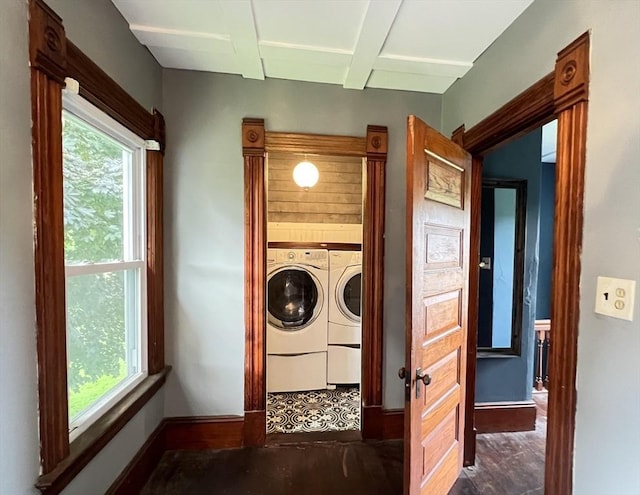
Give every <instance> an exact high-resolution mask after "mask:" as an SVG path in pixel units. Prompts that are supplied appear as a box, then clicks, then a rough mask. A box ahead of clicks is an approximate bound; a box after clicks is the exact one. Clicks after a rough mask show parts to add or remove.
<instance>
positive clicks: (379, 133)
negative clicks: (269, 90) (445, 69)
mask: <svg viewBox="0 0 640 495" xmlns="http://www.w3.org/2000/svg"><path fill="white" fill-rule="evenodd" d="M387 143H388V136H387V128H386V127H383V126H371V125H370V126H368V127H367V135H366V137H356V136H327V135H319V134H296V133H283V132H268V131H265V127H264V120H263V119H255V118H246V119H243V122H242V154H243V157H244V206H245V210H244V211H245V218H244V222H245V250H244V256H245V258H244V260H245V263H244V267H245V281H246V283H245V377H244V378H245V381H244V410H245V422H244V444H245V445H249V446H260V445H264V444H265V441H266V394H267V392H266V381H265V377H266V341H265V339H266V313H265V291H266V287H265V284H266V279H267V273H266V246H267V242H266V241H267V237H266V228H267V218H266V206H267V205H266V184H265V154H266V153H267V152H269V151H271V152H274V151H278V152H282V151H284V152H293V153H311V154H319V155H333V156H358V157H362V158H366V159H367V163H366V168H365V170H366V182H365V193H364V204H363V243H362V269H363V272H364V273H368V274H370V276H369V277H364V278H363V288H362V294H363V295H362V304H363V313H362V329H363V331H362V333H363V340H362V356H363V367H362V371H363V373H362V403H363V408H362V436H363V438H382V437H383V410H382V356H383V334H382V332H383V306H382V304H380V301H382V299H383V287H384V285H383V284H384V220H385V219H384V213H385V211H384V210H385V208H384V200H385V173H386V170H385V169H386V161H387Z"/></svg>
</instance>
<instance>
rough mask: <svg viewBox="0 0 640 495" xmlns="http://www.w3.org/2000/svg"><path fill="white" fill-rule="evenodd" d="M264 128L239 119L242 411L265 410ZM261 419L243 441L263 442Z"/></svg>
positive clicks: (257, 122)
mask: <svg viewBox="0 0 640 495" xmlns="http://www.w3.org/2000/svg"><path fill="white" fill-rule="evenodd" d="M264 143H265V130H264V120H263V119H244V120H243V121H242V156H243V157H244V276H245V286H244V287H245V289H244V304H245V306H244V307H245V310H244V318H245V358H244V410H245V414H248V415H249V414H251V415H253V414H255V413H256V411H266V408H267V404H266V393H267V392H266V390H267V389H266V380H265V378H266V339H265V337H266V335H265V333H266V314H265V311H266V307H265V299H266V297H265V284H266V281H267V278H266V277H267V273H266V272H267V263H266V255H267V249H266V241H267V214H266V184H265V173H264V172H265V170H264V167H265V149H264ZM259 422H260V421H259V420H257V419H255V423H254V420H253V419H252V423H251V424H252V425H254V424H255V425H256V426H255V427H252V428H247V429H246V430H245V435H246V436H245V439H244V442H245V444H246V445H253V446H259V445H264V437H265V435H266V412H265V420H264V422H263V424H264V426H265V428H264V430H265V432H264V433H260V431H259V425H258V423H259Z"/></svg>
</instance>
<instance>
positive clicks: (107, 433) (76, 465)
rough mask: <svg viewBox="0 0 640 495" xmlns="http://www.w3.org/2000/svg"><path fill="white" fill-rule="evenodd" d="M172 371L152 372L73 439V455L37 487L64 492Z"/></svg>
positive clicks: (46, 475)
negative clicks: (153, 373) (152, 373)
mask: <svg viewBox="0 0 640 495" xmlns="http://www.w3.org/2000/svg"><path fill="white" fill-rule="evenodd" d="M170 371H171V367H170V366H167V367H166V368H165V369H164V370H162V371H161V372H160V373H156V374H155V375H149V376H148V377H146V378H145V379H144V380H143V381H142V382H141V383H140V384H139V385H138V386H137V387H136V388H134V389H133V390H132V391H131V392H129V393H128V394H127V395H125V396H124V397H123V398H122V399H121V400H120V401H119V402H118V403H117V404H115V405H114V406H113V407H112V408H111V409H109V411H107V412H106V413H105V414H103V415H102V416H101V417H100V418H99V419H98V420H97V421H96V422H95V423H93V424H92V425H91V426H90V427H89V428H88V429H87V430H86V431H84V432H83V433H82V435H80V436H78V438H76V439H75V440H74V441H73V442H71V445H70V452H69V455H67V456H66V457H65V458H64V459H62V460H61V461H60V462H59V463H58V464H57V465H56V466H55V468H54V469H52V470H51V471H50V472H48V473H46V474H43V475H42V476H40V477H39V478H38V481H37V482H36V488H38V489H39V490H40V491H42V492H43V493H46V494H47V495H55V494H58V493H60V492H62V490H63V489H64V488H65V487H66V486H67V485H68V484H69V483H70V482H71V480H73V478H74V477H75V476H76V475H77V474H78V473H79V472H80V471H82V469H84V467H85V466H86V465H87V464H89V461H91V459H93V458H94V457H95V456H96V454H98V452H100V451H101V450H102V448H103V447H104V446H105V445H107V444H108V443H109V442H110V441H111V439H112V438H113V437H115V436H116V434H117V433H118V432H119V431H120V430H121V429H122V428H123V427H124V426H125V425H126V424H127V423H128V422H129V420H130V419H131V418H133V417H134V416H135V415H136V413H138V411H140V409H142V406H144V405H145V404H146V403H147V402H148V401H149V399H151V397H153V396H154V395H155V393H156V392H157V391H158V390H159V389H160V387H161V386H162V385H163V384H164V382H165V381H166V377H167V375H168V374H169V372H170ZM67 438H68V434H67Z"/></svg>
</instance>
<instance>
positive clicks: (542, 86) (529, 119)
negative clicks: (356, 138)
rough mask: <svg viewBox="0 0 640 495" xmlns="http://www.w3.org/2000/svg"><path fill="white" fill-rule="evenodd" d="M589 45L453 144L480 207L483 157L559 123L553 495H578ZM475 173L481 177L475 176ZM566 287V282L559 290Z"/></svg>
mask: <svg viewBox="0 0 640 495" xmlns="http://www.w3.org/2000/svg"><path fill="white" fill-rule="evenodd" d="M589 44H590V33H589V32H586V33H584V34H582V35H581V36H580V37H578V38H577V39H576V40H575V41H574V42H572V43H571V44H569V45H568V46H567V47H566V48H564V49H563V50H562V51H560V52H559V53H558V57H557V60H556V64H555V69H554V71H553V72H551V73H549V74H548V75H546V76H545V77H543V78H542V79H541V80H540V81H538V82H537V83H535V84H533V85H532V86H531V87H530V88H529V89H527V90H525V91H524V92H523V93H521V94H520V95H518V96H516V97H515V98H514V99H512V100H511V101H509V102H508V103H506V104H505V105H504V106H502V107H501V108H500V109H498V110H496V111H495V112H494V113H493V114H491V115H490V116H489V117H487V118H486V119H484V120H483V121H481V122H480V123H478V124H477V125H476V126H474V127H473V128H471V129H469V130H468V131H465V129H464V126H461V127H459V128H458V129H456V131H454V134H453V139H454V140H456V142H458V143H459V144H461V145H462V146H463V147H464V148H465V149H466V150H467V151H469V152H471V153H472V154H473V155H474V180H473V184H474V185H475V186H474V187H473V189H472V202H473V204H474V205H479V198H480V194H481V173H482V157H483V156H484V155H485V154H486V153H488V152H489V151H491V150H492V149H494V148H495V147H497V146H499V145H503V144H505V143H507V142H509V141H512V140H514V139H516V138H518V137H520V136H522V135H524V134H526V133H528V132H530V131H531V130H533V129H535V128H537V127H539V126H541V125H543V124H545V123H547V122H549V121H551V120H553V119H554V118H557V119H558V140H557V152H556V154H557V160H556V200H555V221H554V251H553V275H552V308H551V320H552V321H553V322H554V333H553V335H552V336H551V342H550V352H549V353H550V361H549V373H548V374H549V379H550V383H549V405H548V408H549V414H548V423H547V424H548V426H547V446H546V453H545V486H544V492H545V494H547V495H564V494H567V493H571V492H572V478H573V444H574V430H575V409H576V396H577V392H576V366H577V338H578V319H579V301H580V283H579V282H580V252H581V247H582V222H583V196H584V169H585V161H586V139H587V138H586V127H587V109H588V99H589V73H590V67H589ZM475 174H478V176H476V175H475ZM479 239H480V215H479V208H477V207H476V208H474V211H473V212H472V221H471V253H472V255H473V254H476V253H478V258H476V259H478V260H479ZM478 274H479V269H478V266H477V263H472V264H471V271H470V274H469V276H470V283H471V284H472V285H471V290H470V298H469V322H470V323H469V325H470V332H469V337H470V339H469V346H468V349H467V356H468V366H467V380H468V383H475V378H476V357H477V349H476V345H473V339H474V336H477V312H478V291H477V286H478ZM558 281H561V283H558ZM474 399H475V387H473V386H470V387H467V408H466V415H465V416H466V425H465V465H470V464H473V463H474V459H475V428H474V422H473V418H474Z"/></svg>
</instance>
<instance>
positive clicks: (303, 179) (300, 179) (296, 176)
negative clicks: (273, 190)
mask: <svg viewBox="0 0 640 495" xmlns="http://www.w3.org/2000/svg"><path fill="white" fill-rule="evenodd" d="M319 178H320V173H319V172H318V167H316V166H315V165H314V164H313V163H311V162H310V161H308V160H307V157H306V155H305V157H304V161H301V162H300V163H298V164H297V165H296V167H295V168H294V169H293V180H294V182H295V183H296V184H298V185H299V186H300V187H303V188H304V190H305V191H308V190H309V188H310V187H313V186H315V185H316V184H317V183H318V179H319Z"/></svg>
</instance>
